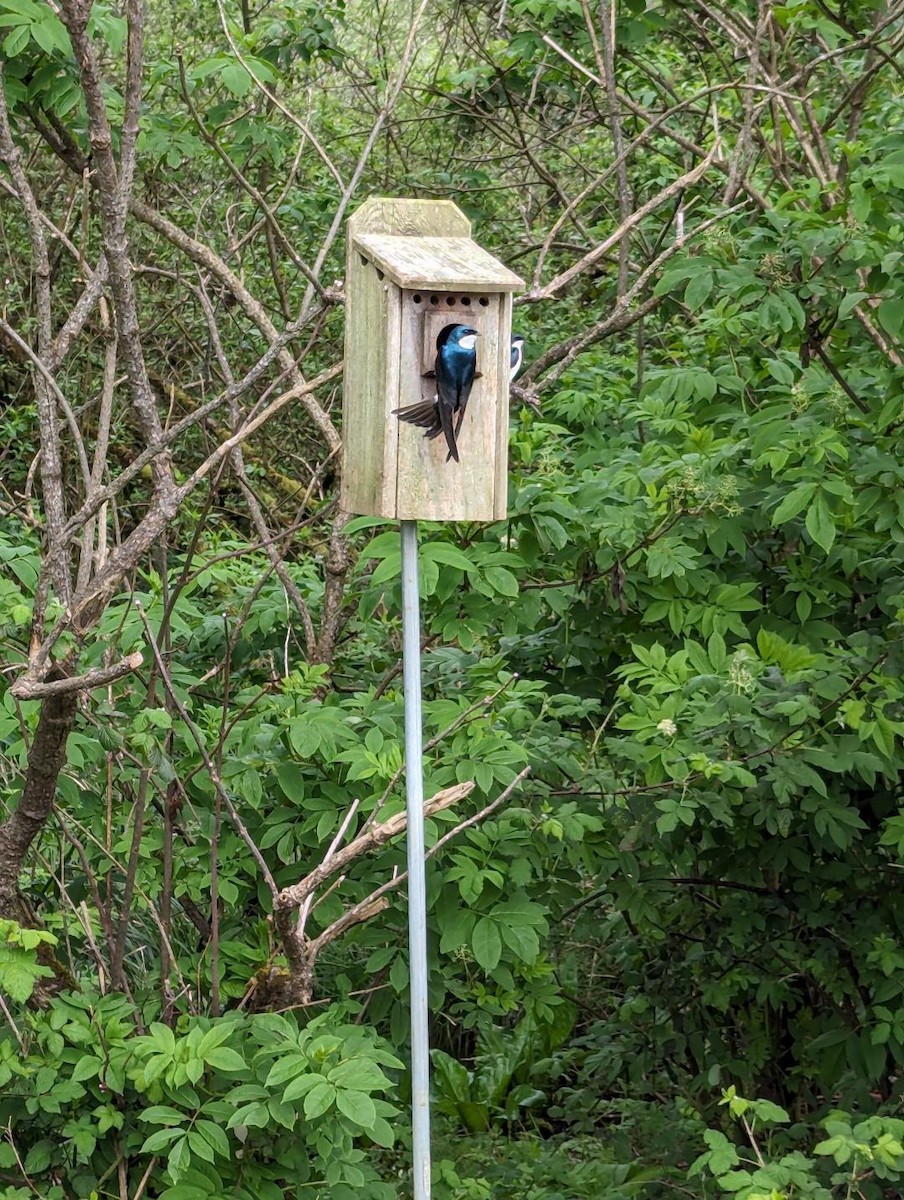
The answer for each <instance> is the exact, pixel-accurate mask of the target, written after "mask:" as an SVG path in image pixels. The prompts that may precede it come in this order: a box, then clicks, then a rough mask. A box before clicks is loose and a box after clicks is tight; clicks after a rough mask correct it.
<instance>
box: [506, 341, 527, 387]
mask: <svg viewBox="0 0 904 1200" xmlns="http://www.w3.org/2000/svg"><path fill="white" fill-rule="evenodd" d="M523 362H524V335H523V334H521V333H513V334H512V360H511V372H510V374H509V383H511V382H512V381H513V380H514V378H515V376H516V375H517V374H518V372H519V371H520V370H521V366H522V364H523Z"/></svg>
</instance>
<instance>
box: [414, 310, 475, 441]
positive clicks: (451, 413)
mask: <svg viewBox="0 0 904 1200" xmlns="http://www.w3.org/2000/svg"><path fill="white" fill-rule="evenodd" d="M478 336H479V335H478V333H477V330H476V329H472V328H471V326H470V325H453V327H452V328H451V329H448V328H447V329H444V330H443V331H442V332H441V333H440V335H439V337H438V338H437V339H436V347H437V349H436V362H435V364H434V371H435V374H436V396H435V398H434V399H433V400H430V401H427V402H426V403H424V404H412V405H409V407H408V408H397V409H396V410H395V414H396V416H397V417H398V418H399V420H400V421H408V422H409V423H410V424H411V425H418V426H420V428H421V429H425V430H426V433H425V434H424V436H425V437H428V438H435V437H439V435H440V434H441V433H442V434H444V435H445V438H446V445H447V446H448V447H449V454H448V457H447V459H446V462H448V461H449V459H450V458H452V459H454V460H455V461H456V462H458V461H459V457H458V440H457V439H458V435H459V433H460V432H461V423H462V421H463V420H464V417H465V409H466V408H467V407H468V397H469V396H470V395H471V385H472V384H473V383H474V375H475V371H476V367H477V349H476V347H477V338H478Z"/></svg>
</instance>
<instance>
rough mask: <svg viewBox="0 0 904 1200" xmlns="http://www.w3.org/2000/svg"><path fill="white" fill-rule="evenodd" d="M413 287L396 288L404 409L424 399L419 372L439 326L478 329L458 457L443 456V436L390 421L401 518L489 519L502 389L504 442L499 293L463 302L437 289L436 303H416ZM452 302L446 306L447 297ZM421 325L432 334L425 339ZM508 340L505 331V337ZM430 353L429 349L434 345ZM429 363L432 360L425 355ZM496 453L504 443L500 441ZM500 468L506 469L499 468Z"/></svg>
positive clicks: (427, 386) (425, 382) (426, 383)
mask: <svg viewBox="0 0 904 1200" xmlns="http://www.w3.org/2000/svg"><path fill="white" fill-rule="evenodd" d="M416 294H417V293H415V292H413V291H404V292H402V337H401V369H400V371H399V403H400V405H401V406H403V407H406V406H407V405H409V404H418V403H420V402H421V401H422V400H430V399H432V398H433V396H434V395H435V393H436V383H435V380H433V379H424V378H423V367H424V357H425V342H427V341H432V342H433V344H434V346H435V334H433V330H436V331H437V332H438V331H439V329H441V328H442V327H443V326H445V325H471V326H473V328H474V329H476V330H477V332H478V333H479V335H480V336H479V337H478V339H477V370H478V371H479V372H480V375H481V378H479V379H475V381H474V386H473V387H472V389H471V397H470V400H469V401H468V408H467V412H466V413H465V419H464V423H463V424H462V427H461V433H460V434H459V437H458V448H459V453H460V455H461V461H460V462H457V463H456V462H452V461H449V462H447V461H446V455H447V454H448V448H447V446H446V441H445V438H443V437H442V436H440V437H437V438H432V439H431V438H425V437H424V431H423V430H422V429H418V428H417V427H416V426H414V425H407V424H405V423H404V422H401V421H399V422H397V430H396V436H397V442H398V473H397V511H396V515H397V516H398V518H399V519H400V520H424V521H493V520H495V519H496V512H497V503H496V489H497V478H498V471H497V458H498V454H499V444H498V429H499V423H500V413H499V409H500V392H501V391H502V392H503V394H504V397H505V399H504V401H503V403H502V407H503V408H505V410H506V411H505V417H504V420H505V425H506V440H507V434H508V430H507V425H508V411H507V409H508V405H507V399H508V378H507V376H506V379H505V381H504V389H500V386H499V384H500V375H499V365H500V353H499V347H500V335H501V334H502V332H503V331H502V329H501V323H500V310H501V307H502V297H501V296H499V295H498V294H497V295H492V296H490V297H488V303H487V304H486V305H485V306H481V305H476V306H475V305H470V306H468V307H465V306H464V305H463V304H462V303H461V298H460V297H459V296H457V295H456V294H455V293H449V294H448V295H445V294H442V293H437V301H438V303H437V305H436V306H435V308H434V307H433V306H430V305H425V304H423V303H421V304H419V305H418V304H415V303H414V296H415V295H416ZM449 299H453V300H455V304H453V305H449V304H448V303H447V300H449ZM425 326H426V327H427V329H428V330H429V331H430V333H431V334H432V336H429V335H428V336H427V337H425ZM509 340H510V335H509ZM434 354H435V350H434ZM427 357H428V361H429V362H430V365H431V366H432V365H433V364H432V359H431V357H430V356H429V355H427ZM502 451H503V456H504V457H505V456H506V451H507V448H506V446H505V444H503V447H502ZM503 474H505V468H503Z"/></svg>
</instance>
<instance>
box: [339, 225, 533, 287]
mask: <svg viewBox="0 0 904 1200" xmlns="http://www.w3.org/2000/svg"><path fill="white" fill-rule="evenodd" d="M355 242H356V244H357V245H358V246H359V247H360V249H361V252H362V253H363V254H364V255H366V256H367V257H368V258H369V259H370V260H371V261H372V262H373V263H374V264H375V265H376V266H377V268H378V269H379V270H381V271H383V272H384V274H386V275H387V276H388V277H389V278H390V279H391V280H392V281H393V283H396V284H398V286H399V287H401V288H423V289H425V290H427V291H429V290H430V289H431V288H432V289H434V290H436V289H439V290H440V291H452V290H461V289H464V290H465V291H486V292H512V291H515V290H516V289H518V288H521V287H523V286H524V280H523V279H521V278H520V276H518V275H516V274H515V273H514V272H513V271H510V270H509V269H508V267H506V266H504V265H503V264H502V263H501V262H500V261H499V259H498V258H494V257H493V255H492V254H490V253H489V251H487V250H484V249H483V247H482V246H478V244H477V243H476V242H474V241H472V240H471V238H468V237H399V236H393V235H388V234H377V233H362V234H358V233H357V232H356V235H355Z"/></svg>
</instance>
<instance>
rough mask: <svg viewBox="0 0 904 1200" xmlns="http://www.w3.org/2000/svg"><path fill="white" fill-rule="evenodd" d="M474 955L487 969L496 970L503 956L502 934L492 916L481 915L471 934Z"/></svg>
mask: <svg viewBox="0 0 904 1200" xmlns="http://www.w3.org/2000/svg"><path fill="white" fill-rule="evenodd" d="M471 948H472V950H473V951H474V957H475V958H476V960H477V962H478V963H479V964H480V966H481V967H483V969H484V970H485V971H494V970H495V969H496V967H498V966H499V959H500V958H501V957H502V936H501V934H500V933H499V926H498V925H497V924H496V922H495V921H493V920H491V918H490V917H481V918H480V920H479V921H478V922H477V924H476V925H475V926H474V932H473V933H472V934H471Z"/></svg>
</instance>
